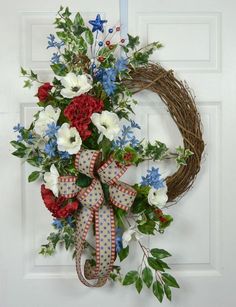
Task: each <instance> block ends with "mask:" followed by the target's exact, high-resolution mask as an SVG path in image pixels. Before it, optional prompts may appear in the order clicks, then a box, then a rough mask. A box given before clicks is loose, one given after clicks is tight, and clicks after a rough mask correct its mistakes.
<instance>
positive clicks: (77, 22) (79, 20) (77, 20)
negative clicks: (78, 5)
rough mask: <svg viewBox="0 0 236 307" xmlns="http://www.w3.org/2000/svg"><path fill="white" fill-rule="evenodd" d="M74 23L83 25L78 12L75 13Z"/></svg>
mask: <svg viewBox="0 0 236 307" xmlns="http://www.w3.org/2000/svg"><path fill="white" fill-rule="evenodd" d="M74 24H75V25H80V26H84V20H83V17H82V16H81V15H80V13H79V12H78V13H77V14H76V15H75V19H74Z"/></svg>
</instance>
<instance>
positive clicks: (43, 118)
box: [34, 105, 61, 137]
mask: <svg viewBox="0 0 236 307" xmlns="http://www.w3.org/2000/svg"><path fill="white" fill-rule="evenodd" d="M60 113H61V110H60V109H59V108H53V107H52V106H51V105H49V106H47V107H46V108H45V109H43V110H42V111H40V112H39V115H38V118H37V119H36V120H35V122H34V131H35V132H36V133H37V134H38V135H40V136H41V137H43V136H44V135H45V131H46V130H47V129H48V124H52V123H55V124H56V123H57V120H58V118H59V116H60Z"/></svg>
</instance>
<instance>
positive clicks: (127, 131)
mask: <svg viewBox="0 0 236 307" xmlns="http://www.w3.org/2000/svg"><path fill="white" fill-rule="evenodd" d="M121 135H122V136H123V137H127V138H131V137H132V136H133V131H132V129H131V127H130V126H125V125H123V127H122V131H121Z"/></svg>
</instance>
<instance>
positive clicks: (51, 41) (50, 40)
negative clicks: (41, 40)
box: [47, 34, 55, 49]
mask: <svg viewBox="0 0 236 307" xmlns="http://www.w3.org/2000/svg"><path fill="white" fill-rule="evenodd" d="M47 39H48V46H47V49H49V48H52V47H55V36H54V35H53V34H49V36H48V37H47Z"/></svg>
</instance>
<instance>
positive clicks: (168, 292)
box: [164, 285, 171, 301]
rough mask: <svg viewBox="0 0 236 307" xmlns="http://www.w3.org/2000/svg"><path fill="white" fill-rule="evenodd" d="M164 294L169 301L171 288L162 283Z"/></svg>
mask: <svg viewBox="0 0 236 307" xmlns="http://www.w3.org/2000/svg"><path fill="white" fill-rule="evenodd" d="M164 291H165V295H166V297H167V298H168V300H169V301H171V289H170V287H168V286H167V285H164Z"/></svg>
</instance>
